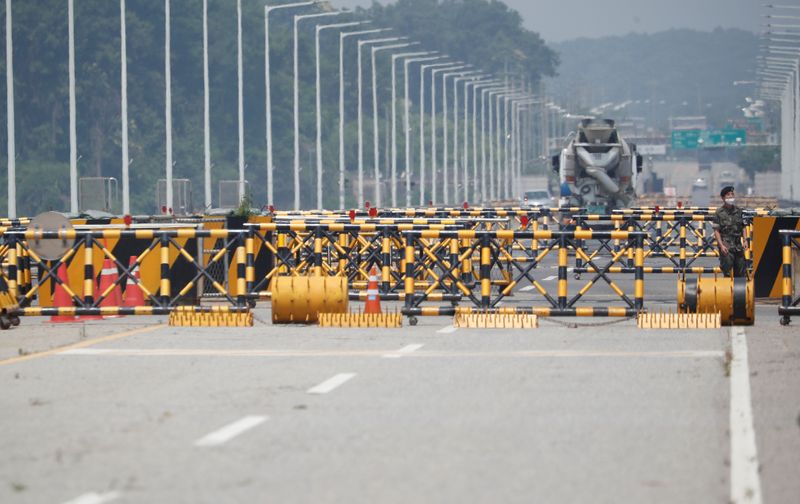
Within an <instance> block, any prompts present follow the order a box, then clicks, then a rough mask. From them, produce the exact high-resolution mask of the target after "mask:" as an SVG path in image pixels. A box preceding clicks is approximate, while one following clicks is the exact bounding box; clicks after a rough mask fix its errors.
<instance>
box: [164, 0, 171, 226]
mask: <svg viewBox="0 0 800 504" xmlns="http://www.w3.org/2000/svg"><path fill="white" fill-rule="evenodd" d="M169 3H170V0H164V80H165V86H166V100H165V102H164V108H165V113H164V115H165V118H166V119H165V129H166V136H167V159H166V167H165V168H166V172H167V173H166V188H165V189H166V196H167V205H166V206H167V212H166V214H167V215H170V214H171V213H172V212H173V207H172V69H171V65H170V52H171V51H170V37H171V35H170V27H169V24H170V23H169V21H170V12H169Z"/></svg>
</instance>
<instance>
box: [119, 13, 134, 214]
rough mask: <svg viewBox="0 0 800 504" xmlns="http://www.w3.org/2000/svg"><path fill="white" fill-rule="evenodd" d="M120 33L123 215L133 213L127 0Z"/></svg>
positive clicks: (121, 14)
mask: <svg viewBox="0 0 800 504" xmlns="http://www.w3.org/2000/svg"><path fill="white" fill-rule="evenodd" d="M119 33H120V37H119V39H120V50H119V54H120V106H121V111H120V116H121V122H122V213H123V214H124V215H128V214H130V213H131V197H130V194H131V191H130V180H129V177H128V167H129V166H130V158H129V157H128V44H127V30H126V27H125V0H119Z"/></svg>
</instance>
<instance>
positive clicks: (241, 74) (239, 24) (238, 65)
mask: <svg viewBox="0 0 800 504" xmlns="http://www.w3.org/2000/svg"><path fill="white" fill-rule="evenodd" d="M236 68H237V77H238V95H237V97H238V102H237V104H238V107H239V108H238V111H239V113H238V118H239V201H240V202H241V201H242V200H244V65H243V64H242V0H236Z"/></svg>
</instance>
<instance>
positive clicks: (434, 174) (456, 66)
mask: <svg viewBox="0 0 800 504" xmlns="http://www.w3.org/2000/svg"><path fill="white" fill-rule="evenodd" d="M463 68H467V65H464V64H463V63H461V62H455V63H453V64H452V66H447V67H445V68H435V69H433V70H431V181H432V184H431V202H432V203H433V204H434V205H435V204H437V202H438V200H437V194H438V191H437V181H438V179H439V175H438V171H439V170H438V166H437V165H438V162H439V160H438V152H437V151H438V149H437V145H436V144H437V138H438V131H437V128H436V108H437V107H436V89H437V87H436V74H438V73H440V72H445V73H443V74H442V91H443V93H444V97H443V107H442V113H443V115H444V120H443V129H444V131H443V133H444V137H445V139H446V138H447V95H446V93H445V92H446V89H445V82H444V80H445V79H446V76H447V75H450V74H449V73H446V72H448V71H450V72H452V71H456V70H461V69H463ZM444 146H445V149H444V153H443V161H444V166H445V169H444V170H445V171H444V174H445V175H446V173H447V171H446V170H447V168H446V166H447V142H446V141H445V143H444ZM446 185H447V179H446V178H444V179H443V180H442V186H443V192H444V191H445V189H444V187H446ZM443 196H444V195H443Z"/></svg>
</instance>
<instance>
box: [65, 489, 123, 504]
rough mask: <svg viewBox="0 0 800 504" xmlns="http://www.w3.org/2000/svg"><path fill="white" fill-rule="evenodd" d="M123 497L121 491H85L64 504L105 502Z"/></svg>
mask: <svg viewBox="0 0 800 504" xmlns="http://www.w3.org/2000/svg"><path fill="white" fill-rule="evenodd" d="M120 497H122V494H121V493H119V492H106V493H94V492H89V493H85V494H83V495H81V496H79V497H75V498H74V499H72V500H70V501H67V502H65V503H64V504H103V503H104V502H111V501H114V500H117V499H119V498H120Z"/></svg>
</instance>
